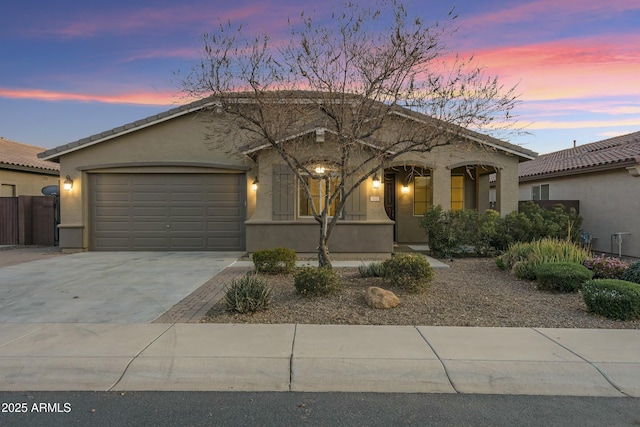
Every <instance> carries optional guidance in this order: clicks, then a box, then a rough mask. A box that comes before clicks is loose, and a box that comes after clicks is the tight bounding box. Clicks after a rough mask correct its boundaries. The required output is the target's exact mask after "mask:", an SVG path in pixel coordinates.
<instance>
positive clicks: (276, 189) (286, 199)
mask: <svg viewBox="0 0 640 427" xmlns="http://www.w3.org/2000/svg"><path fill="white" fill-rule="evenodd" d="M294 179H295V177H294V175H293V171H292V170H291V169H289V166H287V165H282V164H279V165H273V192H272V204H273V220H274V221H286V220H292V219H293V215H294V203H295V200H296V198H295V185H294V184H295V183H294Z"/></svg>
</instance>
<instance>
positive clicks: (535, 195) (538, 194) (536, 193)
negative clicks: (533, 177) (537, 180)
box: [531, 184, 549, 200]
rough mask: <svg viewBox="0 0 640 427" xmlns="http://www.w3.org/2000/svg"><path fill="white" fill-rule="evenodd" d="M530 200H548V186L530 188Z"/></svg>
mask: <svg viewBox="0 0 640 427" xmlns="http://www.w3.org/2000/svg"><path fill="white" fill-rule="evenodd" d="M531 200H549V184H544V185H534V186H533V187H531Z"/></svg>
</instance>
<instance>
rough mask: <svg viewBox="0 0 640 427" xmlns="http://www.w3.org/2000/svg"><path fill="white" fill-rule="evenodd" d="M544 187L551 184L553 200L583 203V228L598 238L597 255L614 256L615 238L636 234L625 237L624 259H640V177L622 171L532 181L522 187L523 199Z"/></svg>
mask: <svg viewBox="0 0 640 427" xmlns="http://www.w3.org/2000/svg"><path fill="white" fill-rule="evenodd" d="M542 184H549V199H550V200H579V201H580V214H581V215H582V217H583V218H584V221H583V228H584V230H585V231H587V232H589V233H591V235H592V236H593V237H595V240H593V242H592V247H593V250H594V251H595V252H610V251H611V235H612V234H614V233H616V232H625V231H628V232H631V233H633V234H632V235H630V236H623V241H622V251H623V255H627V256H632V257H636V258H640V177H635V176H632V175H631V174H630V173H629V171H627V170H626V169H624V168H621V169H617V170H610V171H604V172H593V173H589V174H580V175H573V176H568V177H558V178H551V179H543V180H539V181H528V182H525V183H522V184H520V187H519V192H520V199H521V200H531V187H532V186H534V185H542ZM614 251H615V252H616V253H617V247H615V248H614Z"/></svg>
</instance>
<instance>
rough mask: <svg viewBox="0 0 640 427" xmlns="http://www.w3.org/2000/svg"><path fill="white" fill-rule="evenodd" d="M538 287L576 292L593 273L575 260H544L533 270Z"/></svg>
mask: <svg viewBox="0 0 640 427" xmlns="http://www.w3.org/2000/svg"><path fill="white" fill-rule="evenodd" d="M535 275H536V279H537V280H538V289H542V290H547V291H558V292H577V291H578V290H579V289H580V288H581V287H582V284H583V283H584V282H586V281H587V280H590V279H591V278H592V277H593V273H592V272H591V271H590V270H589V269H588V268H587V267H585V266H584V265H582V264H577V263H575V262H546V263H543V264H540V266H538V268H537V269H536V272H535Z"/></svg>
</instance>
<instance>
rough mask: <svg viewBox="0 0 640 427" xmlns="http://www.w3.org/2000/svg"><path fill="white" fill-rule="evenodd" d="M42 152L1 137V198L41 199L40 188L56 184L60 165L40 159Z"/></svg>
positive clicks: (34, 147)
mask: <svg viewBox="0 0 640 427" xmlns="http://www.w3.org/2000/svg"><path fill="white" fill-rule="evenodd" d="M43 150H44V148H42V147H36V146H35V145H28V144H23V143H20V142H16V141H10V140H8V139H4V138H2V137H0V197H18V196H42V188H44V187H47V186H49V185H57V184H58V181H59V177H60V165H59V164H58V163H54V162H50V161H46V160H42V159H39V158H38V153H40V152H42V151H43Z"/></svg>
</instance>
